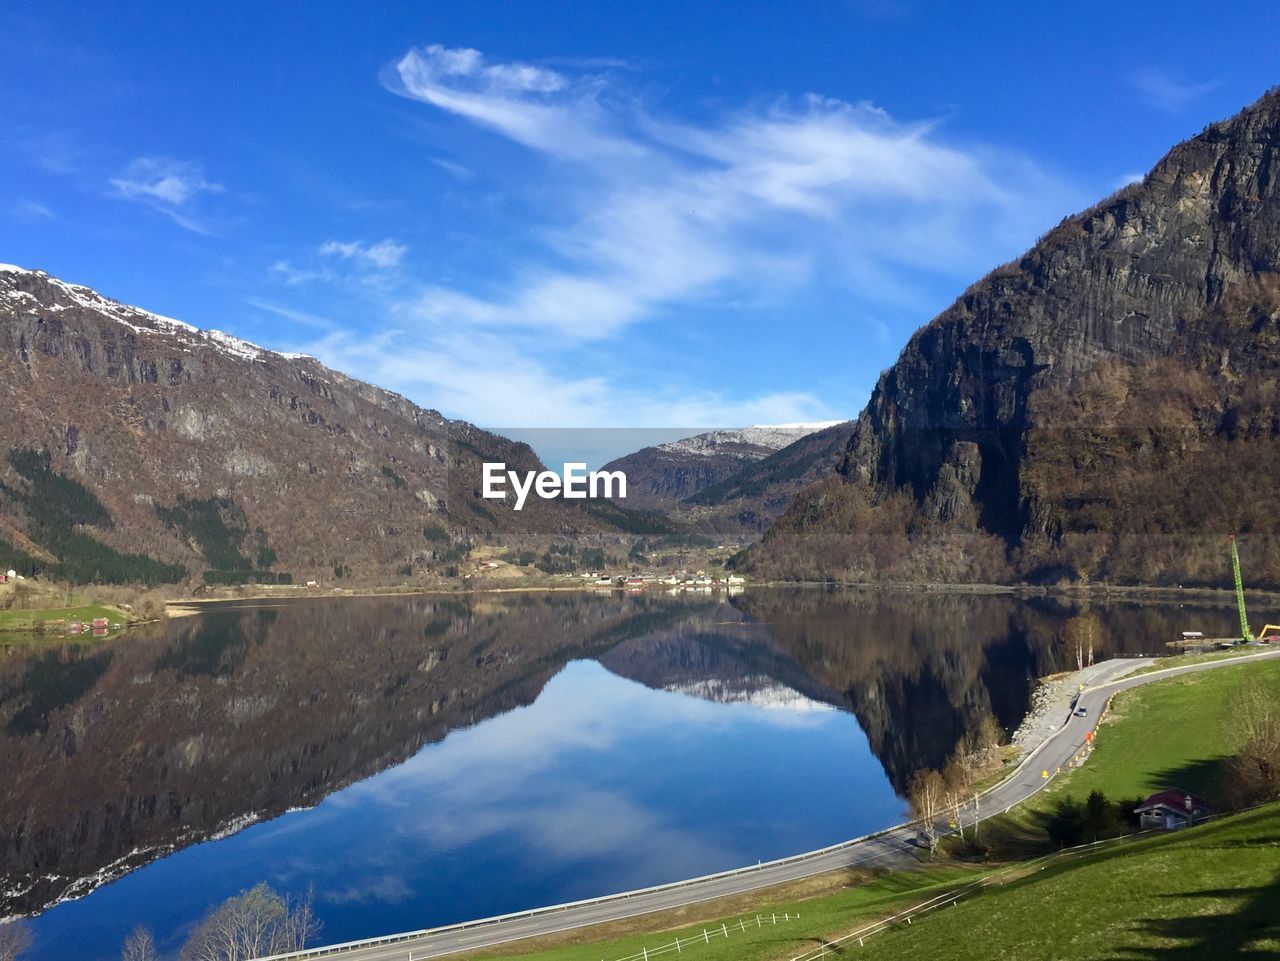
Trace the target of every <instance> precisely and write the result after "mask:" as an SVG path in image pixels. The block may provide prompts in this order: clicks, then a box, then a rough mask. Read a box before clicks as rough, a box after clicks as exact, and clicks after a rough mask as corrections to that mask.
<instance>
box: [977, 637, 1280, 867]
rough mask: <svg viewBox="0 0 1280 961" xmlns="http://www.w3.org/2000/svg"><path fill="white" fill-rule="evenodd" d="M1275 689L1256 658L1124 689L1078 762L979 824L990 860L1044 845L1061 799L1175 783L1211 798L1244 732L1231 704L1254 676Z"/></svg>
mask: <svg viewBox="0 0 1280 961" xmlns="http://www.w3.org/2000/svg"><path fill="white" fill-rule="evenodd" d="M1255 679H1256V680H1258V681H1261V682H1262V683H1264V684H1266V685H1267V686H1269V687H1274V688H1275V689H1277V690H1280V661H1261V662H1255V663H1245V664H1238V665H1232V666H1230V667H1222V668H1218V669H1216V670H1213V671H1204V672H1202V673H1199V674H1187V675H1183V676H1181V677H1173V678H1169V679H1167V680H1163V681H1157V682H1155V683H1153V684H1149V685H1146V686H1144V687H1140V688H1137V689H1135V690H1132V691H1124V692H1122V693H1121V694H1118V695H1117V696H1116V697H1115V699H1114V700H1113V702H1112V708H1111V711H1110V713H1109V714H1108V716H1107V717H1106V718H1105V719H1104V720H1103V723H1102V725H1101V726H1100V727H1099V729H1098V734H1097V739H1096V741H1095V744H1096V747H1095V749H1094V752H1093V754H1092V756H1090V757H1089V759H1088V760H1087V761H1086V762H1085V764H1084V766H1083V767H1080V768H1077V769H1076V770H1073V771H1068V772H1065V773H1063V774H1061V775H1059V776H1058V777H1056V778H1055V779H1054V782H1053V783H1052V784H1051V785H1050V786H1049V787H1048V788H1047V789H1046V790H1044V791H1042V792H1041V793H1040V794H1037V795H1036V796H1035V797H1033V798H1031V799H1030V800H1029V801H1027V802H1026V803H1025V804H1023V805H1020V806H1019V807H1017V808H1015V809H1014V810H1013V811H1011V812H1010V813H1009V814H1006V815H1001V816H999V817H996V818H992V819H991V820H990V821H986V822H984V823H983V825H982V827H981V829H980V832H981V836H982V840H983V842H984V844H985V845H986V846H987V848H988V850H989V851H990V854H991V856H992V857H993V858H995V859H998V860H1004V859H1009V858H1017V857H1026V856H1029V855H1032V854H1035V853H1040V852H1042V851H1044V850H1045V849H1046V848H1047V847H1048V845H1049V840H1048V835H1047V834H1046V830H1045V825H1046V823H1047V821H1048V818H1049V817H1050V815H1051V813H1052V812H1053V810H1054V809H1055V807H1056V806H1057V805H1058V803H1059V802H1060V801H1062V800H1064V799H1067V800H1072V801H1079V802H1082V801H1084V800H1085V799H1086V798H1087V797H1088V796H1089V793H1090V792H1091V791H1101V792H1102V793H1103V794H1105V795H1106V796H1107V798H1108V799H1110V800H1111V801H1113V802H1120V801H1125V800H1132V799H1136V798H1142V797H1146V796H1147V795H1149V794H1152V793H1154V792H1155V791H1158V790H1160V789H1162V788H1166V787H1177V788H1181V789H1183V790H1186V791H1191V792H1193V793H1196V794H1199V795H1202V796H1204V797H1208V798H1209V799H1211V800H1214V799H1217V798H1218V797H1219V796H1220V795H1221V793H1222V791H1221V788H1222V784H1223V778H1224V774H1225V766H1226V764H1227V761H1228V759H1229V758H1230V757H1231V756H1232V755H1233V754H1235V753H1236V752H1237V751H1238V750H1239V748H1240V746H1241V743H1242V740H1243V737H1242V734H1241V732H1240V731H1239V729H1238V727H1237V726H1235V725H1234V724H1233V718H1232V711H1233V705H1234V703H1235V701H1236V700H1237V698H1238V697H1239V695H1240V693H1241V692H1242V691H1243V689H1244V688H1245V687H1246V685H1248V684H1250V683H1251V682H1253V681H1254V680H1255Z"/></svg>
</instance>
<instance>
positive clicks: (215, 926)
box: [179, 883, 320, 961]
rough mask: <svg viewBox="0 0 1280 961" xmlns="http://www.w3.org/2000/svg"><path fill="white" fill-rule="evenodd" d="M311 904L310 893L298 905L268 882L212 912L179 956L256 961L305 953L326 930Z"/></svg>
mask: <svg viewBox="0 0 1280 961" xmlns="http://www.w3.org/2000/svg"><path fill="white" fill-rule="evenodd" d="M311 903H312V896H311V893H310V892H308V894H307V897H306V898H305V899H304V900H302V901H299V902H294V901H292V900H291V899H290V898H287V897H282V896H281V895H279V894H277V893H276V891H275V890H274V889H273V888H272V887H271V886H270V885H268V884H266V883H262V884H258V885H255V886H254V887H252V888H250V889H249V890H247V891H241V892H240V893H239V894H237V895H236V896H235V897H233V898H228V899H227V900H226V901H224V902H223V903H222V904H221V905H220V906H218V907H217V908H215V909H214V910H213V911H211V912H210V913H209V914H208V916H206V917H205V919H204V920H203V921H201V922H200V924H199V926H198V927H197V928H196V929H195V931H193V932H192V934H191V937H190V939H188V941H187V943H186V944H185V945H184V946H183V948H182V953H181V955H179V957H180V959H181V961H250V959H252V958H261V957H266V956H268V955H272V954H285V953H287V952H289V951H300V950H301V949H302V948H304V947H306V945H307V941H309V940H310V939H311V938H312V937H314V936H315V935H316V934H317V933H318V931H319V929H320V924H319V922H318V921H317V920H316V918H315V914H314V912H313V911H312V906H311Z"/></svg>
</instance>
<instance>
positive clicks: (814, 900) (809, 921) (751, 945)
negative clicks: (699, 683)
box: [468, 865, 978, 961]
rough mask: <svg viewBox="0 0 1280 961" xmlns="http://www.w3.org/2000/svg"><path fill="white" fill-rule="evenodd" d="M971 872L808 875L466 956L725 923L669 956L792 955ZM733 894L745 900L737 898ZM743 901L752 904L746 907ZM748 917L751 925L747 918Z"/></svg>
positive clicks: (590, 960) (544, 957) (716, 960)
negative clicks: (813, 878) (822, 889)
mask: <svg viewBox="0 0 1280 961" xmlns="http://www.w3.org/2000/svg"><path fill="white" fill-rule="evenodd" d="M976 873H978V872H977V871H976V869H975V868H974V867H972V866H957V865H949V866H935V867H932V868H929V869H924V870H919V871H895V872H892V873H890V874H886V875H883V876H882V877H879V878H876V879H873V880H870V881H868V880H867V879H866V877H865V876H861V875H858V874H855V873H853V872H850V873H849V874H848V875H847V876H846V877H845V878H842V879H839V880H837V881H836V882H835V886H836V887H839V888H841V889H840V890H838V891H836V892H835V893H828V894H823V895H820V896H817V897H805V896H804V895H803V894H802V893H801V892H802V890H803V888H805V887H806V886H812V884H813V882H800V883H798V884H797V885H788V886H787V888H786V889H784V890H783V891H782V892H781V893H778V894H775V897H776V900H769V899H768V895H765V896H759V895H748V896H744V897H743V898H735V899H727V900H726V901H725V902H715V903H714V904H712V905H709V906H708V905H693V906H692V907H691V908H686V909H684V910H682V911H680V912H663V913H662V914H657V915H652V916H648V917H642V918H638V919H633V920H631V921H623V922H618V923H617V924H611V925H602V926H600V927H598V928H588V929H585V930H584V931H579V932H572V933H570V935H569V936H571V937H572V938H573V940H574V943H563V944H558V945H556V946H553V947H546V948H543V949H541V950H536V951H531V950H530V945H528V944H526V945H521V944H519V943H516V944H513V945H510V946H508V947H506V948H499V949H496V950H493V951H483V952H477V953H476V954H474V955H470V956H468V957H470V958H475V959H481V958H496V957H505V958H514V959H528V961H601V959H602V958H603V959H605V961H609V959H615V958H624V957H627V956H629V955H633V954H636V955H638V954H640V952H641V949H642V948H647V949H648V950H650V951H653V950H654V949H655V948H658V947H661V946H662V945H666V944H670V943H672V942H673V941H675V940H676V938H677V937H679V938H680V939H681V940H686V939H688V938H691V937H693V936H695V935H697V936H699V937H700V936H701V933H702V931H703V930H704V929H705V930H707V931H710V930H712V929H715V930H716V931H717V932H720V931H721V925H722V924H723V925H724V926H725V928H726V929H728V930H729V934H728V936H727V937H725V936H723V935H721V936H719V937H716V938H712V939H710V940H709V941H707V942H705V943H695V944H693V945H692V946H685V947H684V948H683V949H682V951H681V953H680V954H679V955H677V954H676V953H675V951H674V950H673V951H671V952H670V954H671V956H672V957H677V956H678V957H681V958H683V957H685V956H686V955H687V956H688V957H689V959H690V961H766V959H771V958H780V957H787V958H789V957H791V956H792V955H795V954H798V953H800V952H802V951H805V950H808V949H809V948H811V947H813V946H815V945H816V944H817V943H818V942H817V941H816V940H815V939H814V937H813V935H814V932H819V931H823V932H825V931H831V930H838V929H839V928H840V926H842V925H844V924H846V923H847V922H848V921H849V919H851V918H868V919H870V918H877V917H885V916H887V915H890V914H893V913H894V912H896V911H898V910H900V909H902V908H904V907H907V906H909V905H912V904H916V903H918V902H920V901H923V900H926V899H928V898H931V897H933V896H935V895H937V894H939V893H941V892H943V891H947V890H950V889H951V888H953V887H955V886H956V885H957V884H960V883H963V882H964V881H967V880H969V879H970V878H972V877H974V876H975V874H976ZM827 886H828V887H829V886H830V882H827ZM735 901H741V902H742V903H737V904H735V903H733V902H735ZM748 904H750V905H751V906H750V907H748ZM733 908H740V909H741V913H730V911H731V909H733ZM775 914H776V915H777V923H776V924H773V923H771V921H770V919H771V918H772V916H773V915H775ZM788 914H789V915H791V920H783V918H784V916H786V915H788ZM757 915H761V916H762V919H763V923H762V924H761V925H759V926H758V925H757V922H756V920H755V919H756V916H757ZM797 915H799V917H797ZM748 920H749V921H750V924H749V925H748V924H746V922H747V921H748ZM740 922H741V924H740ZM743 927H745V931H744V930H743ZM636 928H640V929H642V930H643V932H644V933H640V934H629V935H626V936H619V934H620V932H621V931H622V930H626V929H633V930H634V929H636ZM563 937H564V936H552V938H551V939H539V940H538V941H537V942H536V944H538V945H543V944H545V943H546V941H547V940H557V939H560V938H563Z"/></svg>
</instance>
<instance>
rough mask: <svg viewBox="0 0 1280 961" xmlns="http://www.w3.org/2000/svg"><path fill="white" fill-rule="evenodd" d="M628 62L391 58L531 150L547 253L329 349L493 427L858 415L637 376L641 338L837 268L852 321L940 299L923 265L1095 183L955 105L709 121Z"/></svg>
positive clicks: (783, 112)
mask: <svg viewBox="0 0 1280 961" xmlns="http://www.w3.org/2000/svg"><path fill="white" fill-rule="evenodd" d="M629 79H630V78H629V77H627V76H625V75H622V74H620V73H619V72H617V71H614V70H612V69H611V68H610V67H608V66H602V67H594V68H593V67H582V66H577V67H575V66H573V65H566V66H565V67H564V68H563V69H555V70H553V69H550V68H549V67H547V66H546V65H545V62H544V64H527V63H519V62H511V63H501V62H493V61H491V60H489V59H487V58H486V57H485V56H484V55H483V54H481V53H480V52H478V51H475V50H469V49H463V50H452V49H448V48H445V47H442V46H439V45H434V46H429V47H425V48H421V49H415V50H411V51H409V52H408V53H407V54H405V55H404V56H403V57H402V58H400V60H398V61H397V62H396V63H395V64H393V65H392V66H391V67H389V68H388V69H387V70H386V71H385V72H384V77H383V81H384V84H385V85H386V86H387V87H388V88H389V89H390V90H392V91H394V92H395V93H397V94H399V95H401V96H403V97H406V98H408V99H410V100H412V101H415V102H418V103H422V104H426V105H429V106H431V107H432V108H434V109H438V110H440V111H443V112H444V113H446V114H448V115H451V116H453V117H455V118H457V119H459V120H461V121H464V122H466V123H468V124H471V125H475V126H477V127H480V128H482V129H484V130H488V131H491V132H493V133H495V134H497V135H499V136H501V137H502V138H504V139H506V140H509V141H511V142H512V143H514V144H516V145H519V146H521V147H523V148H526V149H527V150H528V152H529V154H530V155H531V157H532V158H534V159H536V160H537V161H539V162H538V163H536V164H530V165H528V166H527V168H525V169H523V170H522V175H523V176H524V177H526V178H533V180H534V182H533V183H531V184H529V197H530V198H531V202H532V203H535V204H536V203H543V204H545V208H544V209H545V213H544V215H543V216H544V217H545V219H544V220H543V222H542V223H541V224H540V225H538V226H536V227H535V230H534V232H533V234H532V238H533V241H534V244H535V247H536V249H534V250H533V251H532V252H530V251H529V249H528V245H527V244H526V245H523V246H522V252H521V254H520V255H519V258H518V259H514V260H510V261H505V262H504V261H501V260H499V261H495V262H494V263H491V264H486V265H485V268H486V269H485V270H484V271H483V273H484V274H485V275H486V282H485V284H484V285H483V286H481V285H478V284H471V285H466V284H457V283H442V282H440V281H439V280H431V279H428V280H426V282H424V283H421V284H419V285H417V286H416V287H414V286H412V285H411V284H409V283H407V282H406V284H405V285H404V286H402V287H400V288H398V289H397V290H396V291H395V293H394V295H389V296H388V298H387V301H386V311H387V316H388V321H387V324H386V325H385V326H384V327H383V329H382V331H381V333H379V334H378V335H377V336H375V337H368V336H366V335H364V334H363V333H361V334H354V333H344V332H335V333H333V334H331V335H330V336H328V337H327V338H325V339H324V340H323V341H322V342H320V343H316V344H310V345H307V349H308V350H309V351H310V352H311V353H315V354H316V355H317V356H319V357H321V358H322V359H328V360H331V361H334V362H338V363H340V364H342V365H343V366H345V367H346V368H348V369H350V368H352V367H355V370H354V371H353V372H355V373H357V374H359V375H365V376H372V377H376V378H377V379H379V380H380V382H384V383H387V382H389V383H391V384H393V385H394V386H395V387H396V389H399V390H403V391H405V392H407V393H410V394H411V395H413V396H418V397H421V398H424V399H429V402H430V403H431V404H432V405H435V406H440V407H441V408H442V409H445V410H449V411H454V412H459V413H464V414H465V416H467V417H468V418H471V419H475V420H479V421H483V422H488V423H504V422H506V423H509V422H511V420H512V417H513V414H512V411H513V410H514V411H519V413H520V419H521V420H522V421H523V422H524V423H526V424H530V425H535V424H555V425H567V424H571V423H573V424H582V425H588V424H593V425H594V424H613V425H621V424H649V425H659V424H667V423H671V424H677V423H678V424H688V423H711V424H722V423H730V424H734V423H749V422H778V421H793V420H813V419H829V418H836V417H848V416H852V415H853V414H854V413H856V411H854V410H844V409H833V408H832V406H831V404H830V403H828V402H824V401H823V400H822V399H821V398H819V397H818V396H816V394H814V393H812V392H810V391H809V390H808V389H795V387H794V385H790V386H788V387H784V388H781V389H779V388H776V387H773V386H771V385H770V383H769V378H768V377H767V376H765V377H762V378H760V385H759V387H758V388H757V390H756V391H754V392H752V391H750V390H746V391H741V390H739V391H737V392H719V391H716V390H711V389H699V388H693V389H690V388H687V387H684V386H682V385H680V384H678V383H676V382H674V381H673V380H672V378H671V377H670V376H668V372H667V371H659V372H655V375H654V376H653V377H651V378H649V380H648V382H647V383H645V384H643V385H642V386H637V385H636V384H635V381H634V375H635V373H636V371H635V365H634V358H633V357H630V356H628V351H627V347H626V340H625V338H626V337H631V336H634V335H635V333H636V331H635V329H636V328H637V327H642V326H645V325H654V326H656V325H658V324H659V323H668V324H670V323H671V317H672V316H673V315H675V314H676V313H677V312H679V314H680V315H684V316H688V317H691V318H692V317H696V316H698V313H699V311H700V309H702V308H723V307H725V306H726V305H743V304H746V305H751V304H758V303H770V302H772V303H778V302H787V301H789V300H790V299H791V298H792V297H793V295H797V294H799V295H803V294H804V293H805V292H806V291H807V290H810V289H812V288H813V287H814V285H815V284H819V283H821V284H824V285H828V286H834V287H838V288H840V289H842V290H847V291H848V295H849V296H848V300H849V301H850V304H851V308H850V313H851V315H853V318H854V319H851V320H850V323H857V322H858V321H857V320H856V316H857V314H859V313H867V314H869V315H876V314H878V313H880V312H881V309H882V308H886V307H892V308H894V309H897V310H898V311H899V312H901V309H902V307H903V305H911V306H913V307H919V306H920V304H921V301H920V298H919V293H918V288H919V277H920V275H921V274H925V275H927V276H930V277H934V278H936V277H946V278H955V279H956V281H957V283H958V284H960V285H961V286H962V283H961V282H962V281H968V280H970V279H972V277H973V276H975V275H977V274H979V273H981V272H982V271H983V270H985V269H988V268H989V267H991V266H992V265H994V264H996V263H1000V262H1002V261H1003V260H1005V259H1007V258H1008V257H1009V256H1012V255H1013V254H1015V253H1017V252H1018V250H1019V249H1021V248H1022V247H1023V246H1024V245H1026V244H1028V243H1029V242H1031V241H1032V240H1033V239H1034V238H1035V237H1036V236H1037V235H1038V234H1039V233H1041V232H1042V231H1043V229H1044V227H1045V226H1046V225H1047V224H1052V223H1055V222H1056V221H1057V220H1059V219H1060V218H1061V216H1062V215H1063V214H1064V213H1066V212H1068V211H1069V210H1070V209H1072V207H1073V206H1075V205H1076V204H1077V203H1078V202H1080V201H1082V200H1083V197H1081V196H1080V195H1078V194H1077V193H1076V192H1075V191H1074V190H1073V189H1072V188H1071V187H1069V186H1068V185H1066V184H1064V183H1062V182H1061V181H1060V180H1059V179H1058V178H1057V177H1056V176H1054V174H1053V173H1052V172H1051V171H1049V170H1046V169H1044V168H1043V167H1041V166H1040V165H1038V164H1036V163H1035V162H1033V161H1031V160H1029V159H1028V158H1026V157H1023V156H1021V155H1019V154H1017V153H1016V152H1014V151H1009V150H1003V149H1000V148H997V147H993V146H990V145H985V144H966V143H963V142H959V141H957V140H954V139H952V138H948V137H947V136H946V135H945V130H944V127H943V125H941V124H940V123H938V122H935V121H929V120H925V121H902V120H899V119H896V118H895V117H893V116H891V115H890V114H888V113H887V112H886V111H884V110H881V109H879V108H877V107H875V106H873V105H871V104H867V103H849V102H845V101H840V100H834V99H831V98H827V97H822V96H817V95H809V96H804V97H800V98H779V99H776V100H774V101H772V102H769V103H765V104H755V105H747V106H742V107H740V108H737V109H731V110H726V111H721V112H720V113H718V114H712V115H711V116H710V117H709V118H704V119H700V120H699V121H697V122H693V121H690V120H687V119H681V118H672V117H669V116H666V115H664V114H662V113H661V112H659V111H656V110H654V109H653V108H652V107H651V106H650V105H648V104H646V102H645V100H644V98H643V97H642V96H641V95H640V94H639V93H638V92H637V91H636V90H635V89H634V88H633V87H632V86H631V85H630V83H629ZM428 159H433V158H428ZM517 189H518V188H517ZM384 243H390V244H393V246H394V242H391V241H386V242H384ZM326 249H327V250H328V252H329V253H331V254H336V255H340V256H342V257H346V258H350V259H356V258H359V257H362V256H367V255H368V252H369V251H370V250H371V249H372V248H367V247H365V246H364V245H363V244H359V245H355V244H352V245H351V246H350V252H348V248H347V246H346V245H345V244H344V245H339V244H338V243H337V242H334V243H333V245H332V248H331V249H330V245H326ZM399 256H400V255H399V254H395V253H394V252H392V251H388V254H387V259H389V260H390V259H394V260H396V261H398V260H399ZM495 264H496V268H497V269H496V270H495V269H492V268H493V267H494V266H495ZM852 305H859V307H861V308H867V309H858V308H856V307H853V306H852ZM919 319H920V320H921V321H923V320H925V319H927V315H924V314H923V311H922V316H920V318H919ZM685 323H686V324H687V323H690V321H685ZM877 323H881V322H877ZM873 327H874V325H873ZM870 333H871V335H872V336H877V337H883V336H884V331H883V328H882V327H881V328H875V329H873V330H871V331H870ZM584 370H585V371H590V373H583V371H584ZM766 374H767V372H766Z"/></svg>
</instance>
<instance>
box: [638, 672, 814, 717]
mask: <svg viewBox="0 0 1280 961" xmlns="http://www.w3.org/2000/svg"><path fill="white" fill-rule="evenodd" d="M663 690H665V691H670V692H671V693H673V694H684V695H686V696H687V697H696V698H698V699H699V700H703V701H714V702H715V703H716V704H746V705H748V706H750V707H756V708H760V709H761V710H765V711H805V712H811V711H834V710H835V709H836V708H835V707H834V706H833V705H831V704H824V703H823V702H822V701H815V700H814V699H813V698H811V697H805V695H803V694H801V693H800V692H799V691H797V690H795V689H794V688H790V687H787V686H786V685H785V684H779V683H778V682H777V681H775V680H773V679H772V678H768V677H750V678H742V679H740V680H735V681H724V680H720V679H718V678H708V679H706V680H704V681H686V682H683V683H679V684H669V685H667V686H666V687H664V688H663Z"/></svg>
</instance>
